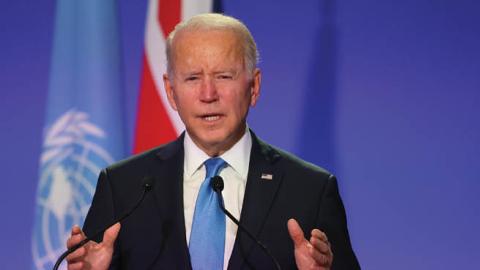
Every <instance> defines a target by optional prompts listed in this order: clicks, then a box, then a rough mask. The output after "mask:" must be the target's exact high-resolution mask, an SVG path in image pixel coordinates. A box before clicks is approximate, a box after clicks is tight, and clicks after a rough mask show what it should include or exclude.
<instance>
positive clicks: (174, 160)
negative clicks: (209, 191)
mask: <svg viewBox="0 0 480 270" xmlns="http://www.w3.org/2000/svg"><path fill="white" fill-rule="evenodd" d="M183 138H184V134H182V135H181V136H180V137H179V138H178V139H177V140H175V141H174V142H172V143H170V144H168V145H166V146H164V147H162V148H160V149H159V151H158V152H157V153H156V158H157V160H156V162H155V163H154V165H153V166H152V168H151V170H152V174H153V175H154V176H155V186H154V192H153V195H154V197H155V202H156V206H157V208H158V209H159V211H158V212H157V213H158V214H159V215H160V220H162V224H161V233H162V235H163V237H164V242H165V243H166V244H167V245H168V246H166V247H165V251H164V255H159V256H160V258H161V260H160V261H162V264H163V265H165V263H166V265H172V266H174V265H175V266H178V267H175V268H176V269H191V266H190V255H189V252H188V246H187V241H186V238H185V237H186V236H185V235H186V234H185V219H184V210H183V163H184V150H183ZM162 253H163V251H162ZM171 254H175V256H170V255H171Z"/></svg>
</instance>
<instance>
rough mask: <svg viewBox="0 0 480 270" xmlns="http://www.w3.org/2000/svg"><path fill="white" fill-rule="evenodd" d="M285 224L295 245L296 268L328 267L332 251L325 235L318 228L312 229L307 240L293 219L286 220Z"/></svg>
mask: <svg viewBox="0 0 480 270" xmlns="http://www.w3.org/2000/svg"><path fill="white" fill-rule="evenodd" d="M287 225H288V233H289V234H290V237H291V238H292V241H293V244H294V246H295V251H294V252H295V262H296V264H297V267H298V269H299V270H307V269H315V270H328V269H330V267H331V266H332V262H333V253H332V250H331V248H330V243H329V242H328V238H327V235H325V233H323V232H322V231H320V230H319V229H313V230H312V232H311V236H310V240H307V239H305V236H304V234H303V231H302V228H300V225H299V224H298V222H297V221H296V220H295V219H290V220H288V224H287Z"/></svg>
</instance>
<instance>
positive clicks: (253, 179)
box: [229, 132, 283, 269]
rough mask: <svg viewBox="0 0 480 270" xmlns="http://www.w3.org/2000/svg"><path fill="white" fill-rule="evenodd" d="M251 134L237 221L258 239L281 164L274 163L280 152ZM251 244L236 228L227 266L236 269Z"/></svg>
mask: <svg viewBox="0 0 480 270" xmlns="http://www.w3.org/2000/svg"><path fill="white" fill-rule="evenodd" d="M251 134H252V151H251V154H250V163H249V170H248V179H247V185H246V187H245V197H244V200H243V206H242V213H241V215H240V223H241V224H242V225H243V226H244V227H246V228H247V229H248V230H250V231H251V232H252V233H253V234H254V235H255V236H256V237H257V239H261V232H262V228H263V225H264V224H265V221H266V219H267V217H268V215H269V211H270V208H271V206H272V204H273V202H274V201H275V195H276V193H277V191H278V188H279V186H280V184H281V182H282V178H283V172H282V170H281V168H279V167H278V166H275V163H276V161H277V160H278V159H279V158H280V155H279V154H278V153H277V152H276V151H275V150H274V149H273V148H271V147H270V146H269V145H267V144H266V143H264V142H262V141H261V140H260V139H258V138H257V137H256V136H255V134H254V133H253V132H251ZM253 245H254V242H252V241H251V240H250V239H249V238H248V236H247V235H245V233H242V232H241V231H240V230H238V231H237V237H236V239H235V244H234V248H233V252H232V255H231V257H230V262H229V268H235V269H237V268H238V267H239V266H240V265H242V264H244V263H245V262H246V261H247V258H248V256H249V254H250V252H251V249H252V248H253Z"/></svg>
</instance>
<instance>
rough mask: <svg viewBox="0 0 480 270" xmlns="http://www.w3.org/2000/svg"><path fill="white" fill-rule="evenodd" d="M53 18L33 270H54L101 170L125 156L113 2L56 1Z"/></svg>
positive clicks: (80, 222) (85, 209) (92, 191)
mask: <svg viewBox="0 0 480 270" xmlns="http://www.w3.org/2000/svg"><path fill="white" fill-rule="evenodd" d="M56 12H57V14H56V21H55V32H54V42H53V52H52V62H51V72H50V85H49V93H48V101H47V115H46V125H45V130H44V138H43V149H42V155H41V158H40V176H39V184H38V190H37V199H36V211H35V225H34V226H35V227H34V232H33V239H32V256H33V268H34V269H51V268H52V266H53V264H54V263H55V260H56V258H57V257H58V256H59V255H60V254H61V253H62V252H63V251H64V250H65V249H66V246H65V242H66V239H67V238H68V236H69V234H70V230H71V227H72V225H74V224H78V225H80V226H81V225H82V223H83V220H84V219H85V216H86V214H87V211H88V209H89V207H90V203H91V200H92V197H93V193H94V191H95V186H96V182H97V177H98V174H99V172H100V170H101V168H103V167H106V166H107V165H109V164H111V163H112V162H114V161H116V160H119V159H121V158H123V157H124V156H125V154H126V151H125V150H124V148H125V142H124V140H123V132H124V129H123V127H122V123H123V119H122V116H123V112H122V98H121V97H122V95H121V94H122V92H123V91H122V89H123V88H122V86H121V77H120V73H121V72H120V70H121V68H120V64H121V61H120V49H119V37H118V29H117V21H118V18H117V6H116V1H114V0H101V1H98V0H81V1H66V0H65V1H64V0H58V1H57V9H56Z"/></svg>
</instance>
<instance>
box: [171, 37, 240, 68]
mask: <svg viewBox="0 0 480 270" xmlns="http://www.w3.org/2000/svg"><path fill="white" fill-rule="evenodd" d="M241 44H242V42H241V40H240V38H239V36H238V34H236V33H235V32H234V31H232V30H228V29H225V30H186V31H181V32H180V33H178V34H177V35H176V36H175V40H174V43H173V54H174V57H173V60H174V62H175V65H177V64H182V63H183V64H195V63H207V62H208V63H212V64H213V62H228V61H229V60H230V61H231V60H234V61H242V62H243V57H242V56H243V48H242V46H241Z"/></svg>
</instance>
